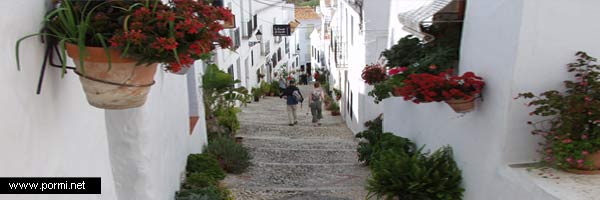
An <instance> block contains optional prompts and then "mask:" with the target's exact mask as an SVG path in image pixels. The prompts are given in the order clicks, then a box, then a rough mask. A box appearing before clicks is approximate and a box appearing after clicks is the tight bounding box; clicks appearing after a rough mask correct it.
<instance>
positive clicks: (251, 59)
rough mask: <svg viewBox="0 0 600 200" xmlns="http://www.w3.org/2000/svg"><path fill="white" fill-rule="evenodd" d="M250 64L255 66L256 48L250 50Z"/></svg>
mask: <svg viewBox="0 0 600 200" xmlns="http://www.w3.org/2000/svg"><path fill="white" fill-rule="evenodd" d="M250 64H251V65H250V66H254V49H252V51H250Z"/></svg>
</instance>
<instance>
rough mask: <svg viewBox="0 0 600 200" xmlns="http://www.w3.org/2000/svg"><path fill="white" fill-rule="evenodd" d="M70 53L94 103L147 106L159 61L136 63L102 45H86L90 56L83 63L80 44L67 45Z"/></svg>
mask: <svg viewBox="0 0 600 200" xmlns="http://www.w3.org/2000/svg"><path fill="white" fill-rule="evenodd" d="M66 49H67V54H68V55H69V57H71V58H73V61H74V63H75V65H76V66H77V69H76V70H75V73H77V75H79V80H80V81H81V85H82V86H83V90H84V92H85V96H86V98H87V100H88V102H89V104H90V105H92V106H94V107H97V108H104V109H127V108H135V107H140V106H142V105H144V103H145V102H146V97H147V96H148V92H150V87H151V86H152V85H154V83H155V82H154V74H155V73H156V66H157V64H150V65H136V63H137V61H135V60H131V59H127V58H122V57H121V56H120V52H118V51H116V50H112V49H110V50H109V53H110V58H111V59H110V61H111V62H110V64H111V65H109V62H108V60H109V59H108V56H107V54H106V50H105V49H104V48H101V47H85V49H86V51H87V56H85V57H83V66H81V63H80V52H79V47H77V45H74V44H66Z"/></svg>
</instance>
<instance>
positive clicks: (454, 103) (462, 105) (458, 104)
mask: <svg viewBox="0 0 600 200" xmlns="http://www.w3.org/2000/svg"><path fill="white" fill-rule="evenodd" d="M446 103H447V104H448V105H449V106H450V108H452V110H454V112H457V113H467V112H471V111H473V110H474V109H475V98H469V99H450V100H446Z"/></svg>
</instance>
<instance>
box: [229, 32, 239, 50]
mask: <svg viewBox="0 0 600 200" xmlns="http://www.w3.org/2000/svg"><path fill="white" fill-rule="evenodd" d="M229 36H230V37H231V40H233V48H234V49H237V48H239V47H240V46H241V41H240V28H239V27H238V28H236V29H234V30H230V32H229Z"/></svg>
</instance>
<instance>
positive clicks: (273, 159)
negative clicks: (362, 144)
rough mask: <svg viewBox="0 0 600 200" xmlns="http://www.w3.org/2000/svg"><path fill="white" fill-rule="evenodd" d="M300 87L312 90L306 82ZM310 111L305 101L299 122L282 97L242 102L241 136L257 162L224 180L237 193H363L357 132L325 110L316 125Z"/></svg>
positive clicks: (269, 196) (316, 198)
mask: <svg viewBox="0 0 600 200" xmlns="http://www.w3.org/2000/svg"><path fill="white" fill-rule="evenodd" d="M301 90H302V94H304V95H305V96H308V95H307V94H308V87H306V86H305V87H301ZM309 112H310V109H309V108H308V105H307V103H306V102H305V103H304V105H303V108H302V109H300V107H299V110H298V117H299V120H298V122H299V124H298V125H296V126H288V123H287V113H286V110H285V100H283V99H280V98H278V97H267V98H264V99H261V100H260V102H258V103H256V102H254V103H251V104H248V106H247V107H245V108H243V111H242V113H240V114H239V119H240V122H241V130H240V131H239V133H238V136H241V137H243V138H244V139H243V144H244V146H246V147H248V148H249V149H250V152H251V154H252V156H253V160H252V163H253V166H252V167H250V169H249V170H248V171H247V172H246V173H243V174H240V175H228V177H227V178H226V180H225V181H224V182H225V184H226V185H227V186H228V187H229V188H230V189H231V190H232V192H233V193H234V195H235V197H236V199H240V200H245V199H253V200H254V199H256V200H259V199H260V200H284V199H291V200H296V199H307V200H308V199H310V200H347V199H365V197H366V191H365V189H364V187H365V184H366V179H367V177H368V176H369V171H368V169H367V168H366V167H364V166H361V165H360V164H359V163H358V161H357V153H356V146H357V141H356V140H355V139H354V135H353V134H352V132H351V131H350V130H349V129H348V128H347V127H346V126H345V124H344V123H343V121H342V119H341V118H340V117H334V116H331V115H330V113H329V112H327V111H326V112H324V113H323V116H324V119H323V120H322V121H321V122H322V126H315V125H314V124H312V123H311V122H310V120H311V116H310V114H307V113H309Z"/></svg>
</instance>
